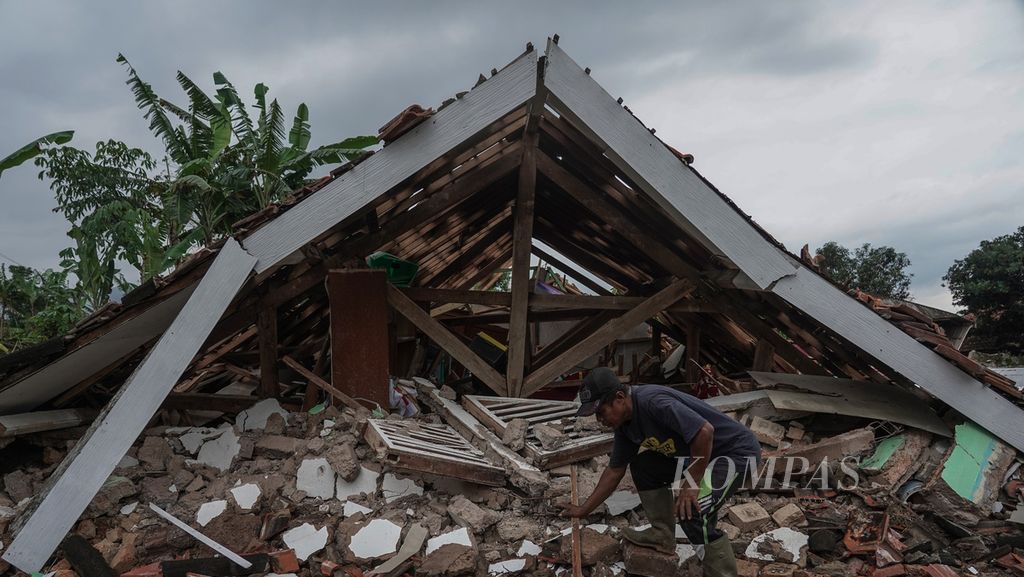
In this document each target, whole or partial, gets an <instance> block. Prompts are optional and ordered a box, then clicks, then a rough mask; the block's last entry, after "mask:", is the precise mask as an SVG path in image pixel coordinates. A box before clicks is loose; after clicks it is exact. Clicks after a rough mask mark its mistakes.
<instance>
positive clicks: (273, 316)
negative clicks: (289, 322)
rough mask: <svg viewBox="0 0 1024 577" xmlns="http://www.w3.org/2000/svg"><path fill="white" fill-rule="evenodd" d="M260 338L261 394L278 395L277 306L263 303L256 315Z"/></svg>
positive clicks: (267, 396)
mask: <svg viewBox="0 0 1024 577" xmlns="http://www.w3.org/2000/svg"><path fill="white" fill-rule="evenodd" d="M256 326H257V327H258V330H259V340H260V396H261V397H263V398H265V399H266V398H271V397H277V396H278V394H279V393H280V386H279V384H278V377H277V308H276V307H273V306H268V305H263V306H261V307H260V310H259V313H258V314H257V317H256Z"/></svg>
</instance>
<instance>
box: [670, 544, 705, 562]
mask: <svg viewBox="0 0 1024 577" xmlns="http://www.w3.org/2000/svg"><path fill="white" fill-rule="evenodd" d="M676 555H678V556H679V563H680V564H682V563H683V562H685V561H686V560H687V559H689V558H690V557H693V556H694V555H696V556H697V558H698V559H703V558H704V546H703V545H691V544H689V543H679V544H677V545H676Z"/></svg>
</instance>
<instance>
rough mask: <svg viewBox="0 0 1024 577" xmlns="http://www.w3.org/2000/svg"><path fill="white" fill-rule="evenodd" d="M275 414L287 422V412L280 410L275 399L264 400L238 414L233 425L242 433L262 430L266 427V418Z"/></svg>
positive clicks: (279, 405) (279, 404)
mask: <svg viewBox="0 0 1024 577" xmlns="http://www.w3.org/2000/svg"><path fill="white" fill-rule="evenodd" d="M274 413H277V414H279V415H281V416H282V417H284V422H286V423H287V422H288V411H286V410H284V409H282V408H281V403H279V402H277V399H264V400H262V401H260V402H258V403H256V404H255V405H253V406H251V407H249V408H248V409H246V410H244V411H242V412H241V413H238V418H236V419H235V424H236V425H238V428H239V429H241V430H243V431H252V430H263V429H264V428H266V426H267V418H269V417H270V415H273V414H274Z"/></svg>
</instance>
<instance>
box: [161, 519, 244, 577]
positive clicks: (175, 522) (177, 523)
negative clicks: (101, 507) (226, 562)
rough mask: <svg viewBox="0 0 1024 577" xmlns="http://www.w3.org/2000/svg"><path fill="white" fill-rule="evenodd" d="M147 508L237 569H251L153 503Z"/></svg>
mask: <svg viewBox="0 0 1024 577" xmlns="http://www.w3.org/2000/svg"><path fill="white" fill-rule="evenodd" d="M149 508H150V509H152V510H153V512H154V513H156V514H157V515H160V516H161V517H163V518H164V519H167V520H168V521H170V522H171V524H173V525H174V526H175V527H177V528H179V529H181V530H182V531H184V532H186V533H188V534H189V535H191V536H192V537H194V538H195V539H196V540H198V541H199V542H200V543H202V544H203V545H206V546H207V547H209V548H210V549H213V550H214V551H216V552H218V553H220V554H221V555H223V556H225V557H227V558H228V559H230V560H231V562H232V563H234V564H236V565H238V566H239V567H244V568H246V569H248V568H249V567H252V563H251V562H249V561H247V560H245V559H243V558H242V557H241V555H239V554H238V553H235V552H234V551H232V550H230V549H228V548H227V547H225V546H223V545H221V544H220V543H218V542H216V541H214V540H213V539H210V538H209V537H207V536H206V535H203V534H202V533H200V532H199V531H197V530H195V529H193V528H192V527H189V526H188V525H186V524H185V523H183V522H182V521H181V520H179V519H178V518H177V517H175V516H174V515H171V514H170V513H168V512H167V511H164V510H163V509H161V508H160V507H157V506H156V505H154V504H153V503H150V504H149Z"/></svg>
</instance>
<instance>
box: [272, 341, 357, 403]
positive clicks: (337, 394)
mask: <svg viewBox="0 0 1024 577" xmlns="http://www.w3.org/2000/svg"><path fill="white" fill-rule="evenodd" d="M281 362H282V363H284V364H286V365H288V366H289V367H291V368H292V369H294V370H295V372H297V373H299V374H300V375H302V376H303V377H305V379H306V380H307V381H309V382H311V383H313V384H315V385H316V386H318V387H320V388H321V389H323V390H324V391H325V392H327V393H328V394H329V395H332V396H333V397H334V398H336V399H338V400H339V401H341V402H342V403H344V404H345V405H346V406H348V407H351V408H352V409H353V410H355V412H356V413H359V412H366V411H368V409H367V408H366V407H364V406H362V405H360V404H359V401H357V400H355V399H353V398H352V397H350V396H348V395H346V394H345V393H343V392H341V391H339V390H338V389H336V388H334V386H333V385H331V384H330V383H328V382H327V381H325V380H323V379H321V378H320V377H319V376H318V375H316V374H314V373H313V371H311V370H309V369H307V368H306V367H304V366H302V365H301V364H299V362H298V361H296V360H295V359H293V358H291V357H290V356H288V355H285V356H283V357H281Z"/></svg>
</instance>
